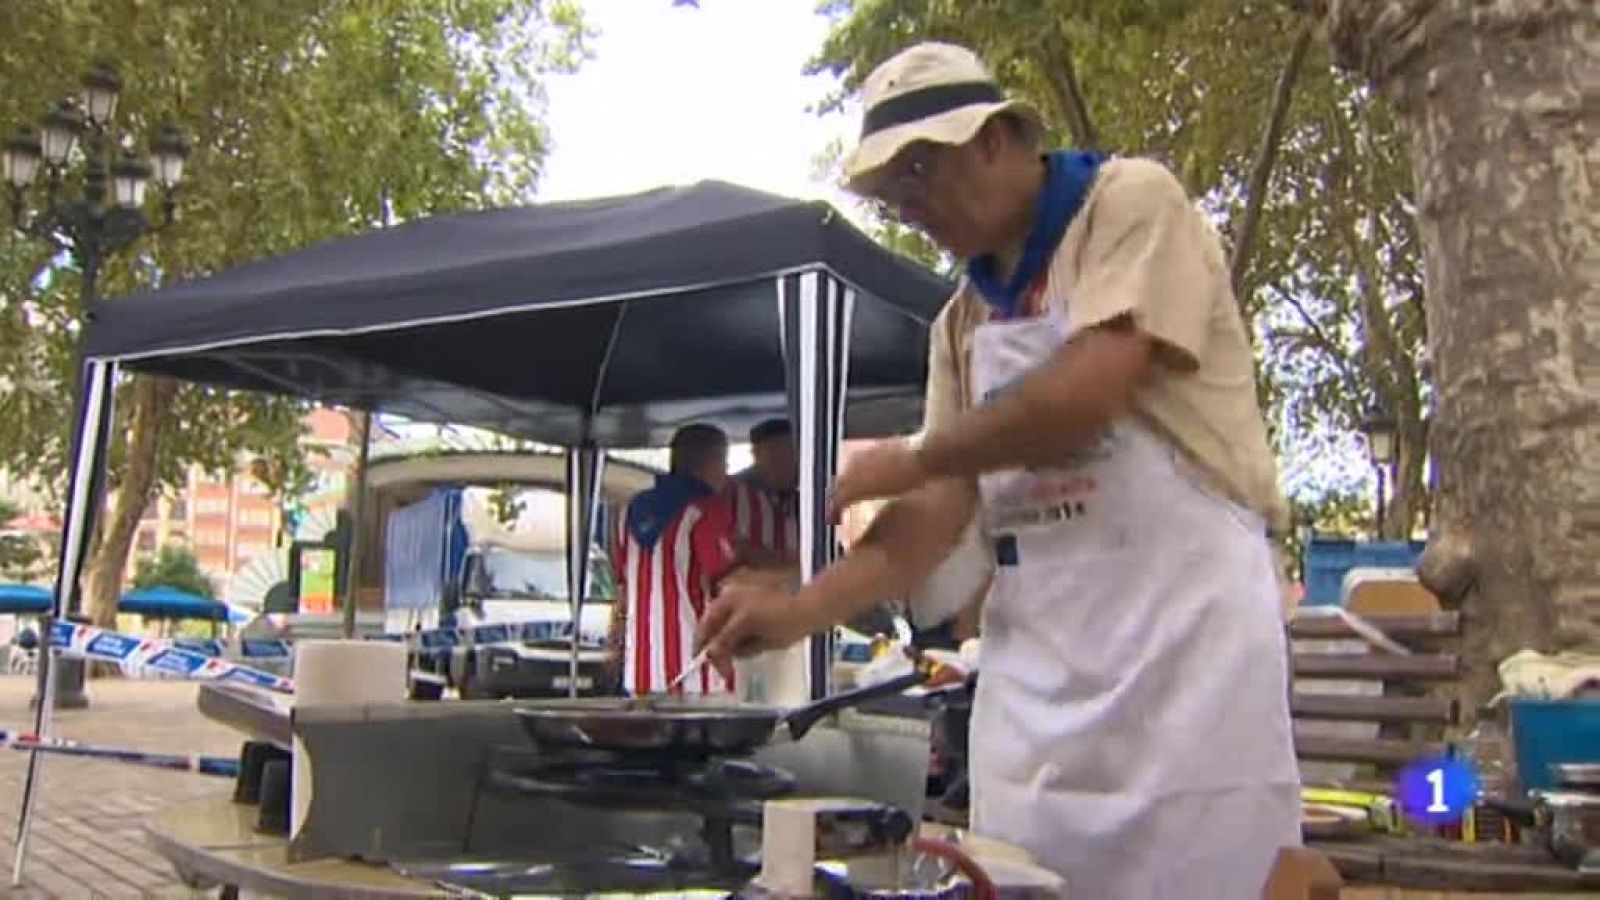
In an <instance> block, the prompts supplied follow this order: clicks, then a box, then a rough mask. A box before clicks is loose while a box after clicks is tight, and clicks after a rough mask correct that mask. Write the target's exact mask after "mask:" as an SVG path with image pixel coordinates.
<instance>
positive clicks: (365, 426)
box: [342, 410, 372, 640]
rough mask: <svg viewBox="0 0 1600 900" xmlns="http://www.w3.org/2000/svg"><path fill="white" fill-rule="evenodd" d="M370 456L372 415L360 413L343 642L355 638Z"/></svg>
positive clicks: (347, 551) (348, 544)
mask: <svg viewBox="0 0 1600 900" xmlns="http://www.w3.org/2000/svg"><path fill="white" fill-rule="evenodd" d="M371 454H372V413H370V412H367V411H365V410H363V411H362V413H361V455H360V457H359V459H358V460H357V462H356V485H355V497H354V498H352V499H351V501H350V533H349V535H348V536H347V537H346V539H345V543H346V546H347V547H348V548H349V549H347V550H346V551H345V552H346V554H347V555H346V558H345V565H344V571H345V575H344V598H343V602H344V625H343V628H342V630H343V632H344V637H345V639H346V640H349V639H350V638H353V637H355V636H356V606H357V605H358V604H357V602H356V597H357V588H358V586H359V585H360V583H361V549H362V548H361V543H362V541H361V534H362V530H363V529H364V528H365V527H366V524H367V523H366V518H367V460H368V459H369V458H370V456H371Z"/></svg>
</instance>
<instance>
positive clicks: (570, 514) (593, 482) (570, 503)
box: [567, 429, 605, 697]
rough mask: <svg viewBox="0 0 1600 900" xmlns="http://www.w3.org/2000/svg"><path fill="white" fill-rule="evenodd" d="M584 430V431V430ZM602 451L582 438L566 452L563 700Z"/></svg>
mask: <svg viewBox="0 0 1600 900" xmlns="http://www.w3.org/2000/svg"><path fill="white" fill-rule="evenodd" d="M585 430H587V429H585ZM604 471H605V451H604V449H603V448H601V447H600V446H599V445H598V444H596V443H595V442H594V441H593V440H590V439H588V438H585V439H583V440H581V441H579V442H578V446H576V447H568V448H567V598H568V603H569V605H570V606H571V608H572V653H571V656H570V658H569V659H568V665H567V696H569V697H576V696H578V668H579V667H578V658H579V650H580V647H581V641H580V638H581V635H582V631H583V604H584V603H585V602H587V600H588V597H589V547H590V544H592V543H593V541H594V520H595V507H596V505H597V504H598V503H599V498H600V478H601V476H602V475H603V474H604Z"/></svg>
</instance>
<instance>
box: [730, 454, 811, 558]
mask: <svg viewBox="0 0 1600 900" xmlns="http://www.w3.org/2000/svg"><path fill="white" fill-rule="evenodd" d="M727 492H728V506H729V507H731V508H732V511H733V534H734V537H735V538H736V539H737V540H738V542H739V543H741V544H743V545H745V546H748V547H750V548H752V549H755V550H759V551H761V552H763V553H775V554H779V555H781V556H782V557H784V558H785V559H798V558H799V556H800V510H799V505H800V504H799V503H797V502H796V500H795V498H794V496H793V494H792V493H791V494H790V495H789V496H784V495H782V494H778V493H776V492H774V491H771V490H768V489H767V488H766V487H764V486H763V485H762V484H761V483H760V482H758V481H756V479H755V474H754V473H753V472H751V473H746V474H741V475H735V476H734V477H733V478H730V479H728V488H727Z"/></svg>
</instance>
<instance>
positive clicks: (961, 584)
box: [906, 516, 994, 629]
mask: <svg viewBox="0 0 1600 900" xmlns="http://www.w3.org/2000/svg"><path fill="white" fill-rule="evenodd" d="M993 571H994V549H993V547H992V546H991V545H990V543H989V539H988V537H987V536H986V535H984V533H983V529H982V528H981V527H980V526H979V524H978V519H977V517H976V516H974V517H973V519H972V521H971V522H969V523H968V524H967V528H966V531H964V532H963V533H962V536H961V540H960V541H959V542H958V543H957V544H956V547H955V549H954V550H952V551H951V552H950V555H948V556H946V557H945V558H944V560H943V561H942V562H940V563H939V565H938V567H937V568H935V569H934V570H933V573H932V574H931V575H929V576H928V579H927V581H925V582H923V584H922V585H921V586H920V587H919V588H917V589H916V590H914V591H912V592H911V595H910V597H909V598H908V602H907V603H906V612H907V614H908V618H910V619H911V622H912V624H914V625H916V626H917V627H918V628H921V629H927V628H933V627H936V626H938V625H939V624H940V623H942V622H946V621H949V620H950V619H953V618H955V617H956V616H957V615H958V614H960V612H961V611H962V610H964V609H966V608H967V607H968V606H969V605H970V604H971V603H972V602H973V601H974V600H976V599H977V597H978V592H979V591H982V590H983V588H984V585H985V584H987V583H988V581H989V576H990V574H991V573H992V572H993Z"/></svg>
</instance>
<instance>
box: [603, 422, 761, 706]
mask: <svg viewBox="0 0 1600 900" xmlns="http://www.w3.org/2000/svg"><path fill="white" fill-rule="evenodd" d="M668 468H669V471H667V472H666V473H664V474H661V475H658V476H656V483H655V486H654V487H652V488H650V489H648V490H646V491H644V492H642V493H640V494H639V495H638V496H636V497H634V498H633V502H631V503H629V504H628V508H627V512H626V513H625V514H624V516H623V522H622V527H621V533H620V534H619V535H618V540H617V542H616V548H615V558H614V559H613V566H614V568H615V570H616V572H617V574H618V577H619V581H620V582H621V583H620V584H619V588H620V590H619V592H618V593H619V596H620V597H621V598H623V602H620V603H617V604H616V607H615V609H616V610H617V615H616V616H615V617H614V618H613V620H612V627H611V636H612V640H611V646H612V647H613V648H616V650H615V652H618V653H620V655H621V659H620V660H619V661H620V663H621V667H622V686H623V689H624V690H625V691H626V692H627V693H629V694H632V695H634V696H640V695H644V694H649V693H653V692H659V691H664V690H666V688H667V686H668V685H669V684H671V683H672V681H673V680H674V679H675V678H677V677H678V674H679V673H680V672H681V671H683V667H684V666H686V665H688V664H689V662H690V661H691V660H692V659H694V654H695V649H694V634H695V627H696V626H697V625H698V624H699V621H700V615H701V613H702V612H704V610H705V608H706V606H707V605H708V604H709V603H710V601H711V593H712V590H713V589H714V587H715V586H716V584H717V582H718V581H719V580H720V579H721V578H722V577H723V576H725V575H726V574H727V573H728V571H729V570H730V569H732V567H733V565H734V548H733V518H732V516H731V514H730V512H729V509H728V507H727V504H726V502H725V499H724V497H723V494H722V491H723V490H724V489H725V487H726V485H727V481H728V437H727V435H725V434H723V433H722V431H721V430H720V429H718V428H715V427H712V426H710V425H689V426H686V427H684V428H681V429H679V430H678V432H677V434H674V435H673V436H672V445H671V463H670V465H669V467H668ZM682 690H683V692H684V693H688V694H710V693H724V692H729V691H732V690H733V685H732V684H731V682H730V681H729V680H726V679H724V678H723V677H722V676H721V675H719V674H718V673H717V672H715V671H713V670H712V668H711V667H710V666H706V667H705V668H704V669H702V670H701V671H700V672H698V673H697V674H695V675H691V676H689V678H688V679H687V680H686V681H685V682H684V683H683V685H682Z"/></svg>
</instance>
